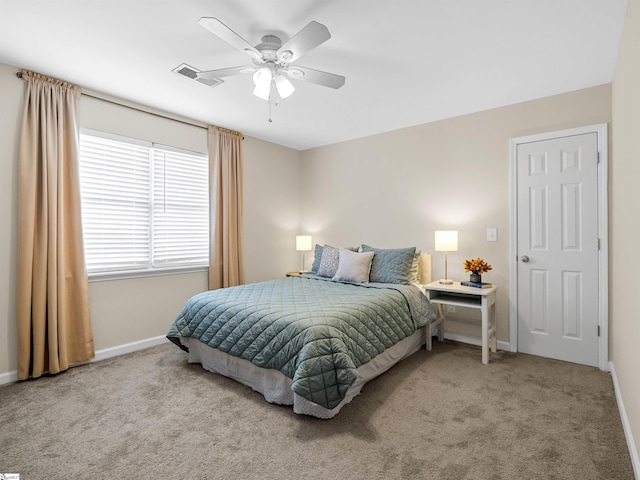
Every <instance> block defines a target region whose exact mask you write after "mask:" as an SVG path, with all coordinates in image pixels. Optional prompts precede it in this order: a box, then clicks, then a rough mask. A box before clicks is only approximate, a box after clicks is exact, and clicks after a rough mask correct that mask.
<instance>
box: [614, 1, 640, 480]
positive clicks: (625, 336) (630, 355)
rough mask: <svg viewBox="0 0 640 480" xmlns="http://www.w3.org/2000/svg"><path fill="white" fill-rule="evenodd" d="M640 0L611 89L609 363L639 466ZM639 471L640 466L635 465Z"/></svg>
mask: <svg viewBox="0 0 640 480" xmlns="http://www.w3.org/2000/svg"><path fill="white" fill-rule="evenodd" d="M638 59H640V0H630V1H629V7H628V12H627V18H626V21H625V25H624V30H623V33H622V38H621V41H620V49H619V56H618V62H617V64H616V72H615V76H614V81H613V89H612V115H613V133H612V137H613V138H612V143H613V162H612V164H611V168H610V182H611V187H610V190H609V192H610V211H611V214H610V233H609V242H610V245H611V265H610V268H611V275H610V290H609V291H610V302H609V305H610V315H611V318H612V326H611V333H610V338H611V350H610V351H611V355H610V358H611V362H612V364H613V366H614V369H615V372H616V376H617V378H618V383H619V387H620V393H621V396H622V401H623V404H624V407H625V410H626V413H627V416H628V420H629V425H630V430H631V433H632V436H633V439H634V440H635V444H636V451H635V462H636V463H635V464H636V468H638V467H640V464H639V463H638V462H639V457H640V451H639V450H638V448H640V373H639V367H640V349H639V346H640V303H638V302H636V300H635V296H636V295H637V294H638V285H639V284H640V282H638V272H640V257H639V256H638V243H639V241H640V215H639V214H638V212H637V210H638V204H639V198H640V197H639V196H638V195H639V189H638V184H639V182H640V88H639V85H640V61H639V60H638ZM636 475H639V476H640V470H636Z"/></svg>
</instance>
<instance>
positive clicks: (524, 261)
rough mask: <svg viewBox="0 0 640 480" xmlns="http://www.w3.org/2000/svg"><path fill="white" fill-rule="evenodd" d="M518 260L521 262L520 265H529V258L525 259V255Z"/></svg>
mask: <svg viewBox="0 0 640 480" xmlns="http://www.w3.org/2000/svg"><path fill="white" fill-rule="evenodd" d="M520 260H521V261H522V263H529V257H527V256H526V255H523V256H521V257H520Z"/></svg>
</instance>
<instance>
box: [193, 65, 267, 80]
mask: <svg viewBox="0 0 640 480" xmlns="http://www.w3.org/2000/svg"><path fill="white" fill-rule="evenodd" d="M255 71H256V69H255V68H251V67H230V68H221V69H219V70H207V71H206V72H198V74H197V75H196V76H197V77H198V78H202V79H205V80H210V79H212V78H221V77H230V76H232V75H242V74H243V73H253V72H255Z"/></svg>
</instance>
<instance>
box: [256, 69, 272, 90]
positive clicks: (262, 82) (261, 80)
mask: <svg viewBox="0 0 640 480" xmlns="http://www.w3.org/2000/svg"><path fill="white" fill-rule="evenodd" d="M271 80H273V72H272V71H271V69H270V68H269V67H262V68H259V69H258V70H257V71H256V73H254V74H253V83H254V84H255V85H256V87H268V86H269V85H270V84H271Z"/></svg>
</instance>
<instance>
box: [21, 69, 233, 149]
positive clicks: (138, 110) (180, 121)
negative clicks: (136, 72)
mask: <svg viewBox="0 0 640 480" xmlns="http://www.w3.org/2000/svg"><path fill="white" fill-rule="evenodd" d="M16 77H18V78H22V72H16ZM80 94H81V95H84V96H85V97H90V98H95V99H96V100H101V101H103V102H107V103H111V104H113V105H117V106H119V107H125V108H129V109H131V110H135V111H137V112H142V113H147V114H149V115H153V116H155V117H160V118H164V119H166V120H173V121H174V122H178V123H184V124H185V125H191V126H193V127H198V128H202V129H204V130H208V128H207V127H203V126H202V125H197V124H195V123H191V122H187V121H185V120H178V119H177V118H171V117H166V116H164V115H160V114H159V113H153V112H149V111H147V110H142V109H141V108H136V107H131V106H129V105H123V104H121V103H118V102H114V101H113V100H107V99H106V98H101V97H97V96H95V95H91V94H90V93H84V92H81V93H80ZM242 140H244V135H243V136H242Z"/></svg>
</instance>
